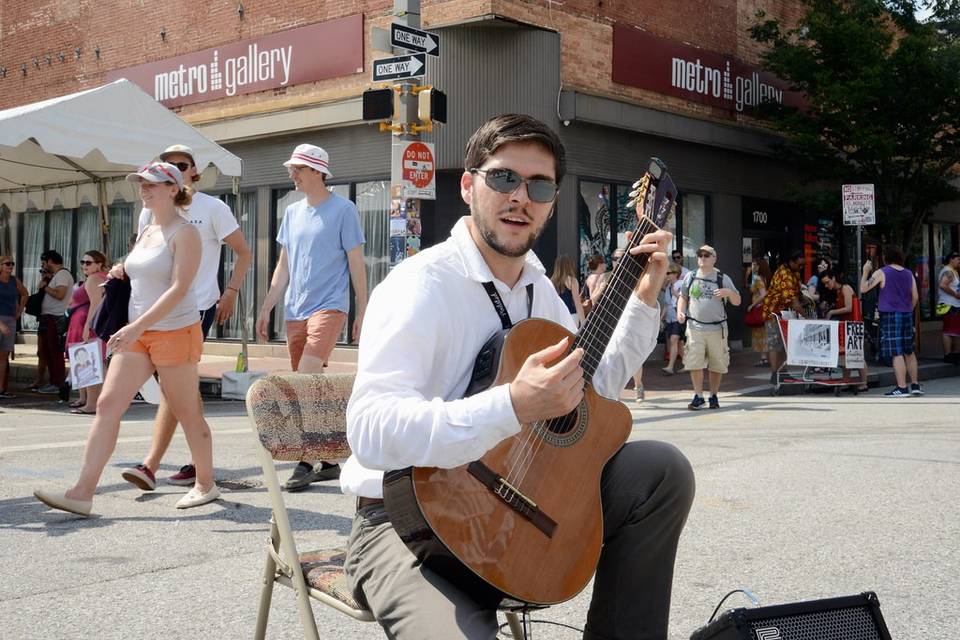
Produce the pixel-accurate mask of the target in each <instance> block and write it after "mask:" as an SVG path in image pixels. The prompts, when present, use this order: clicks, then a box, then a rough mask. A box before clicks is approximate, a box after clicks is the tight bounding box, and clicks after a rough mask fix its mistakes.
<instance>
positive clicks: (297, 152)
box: [283, 144, 333, 178]
mask: <svg viewBox="0 0 960 640" xmlns="http://www.w3.org/2000/svg"><path fill="white" fill-rule="evenodd" d="M293 165H295V166H299V167H310V168H311V169H316V170H317V171H319V172H321V173H325V174H327V177H328V178H332V177H333V174H332V173H330V156H328V155H327V152H326V151H324V150H323V149H321V148H320V147H318V146H316V145H313V144H298V145H297V148H296V149H294V150H293V153H291V154H290V159H289V160H287V161H286V162H284V163H283V166H285V167H289V166H293Z"/></svg>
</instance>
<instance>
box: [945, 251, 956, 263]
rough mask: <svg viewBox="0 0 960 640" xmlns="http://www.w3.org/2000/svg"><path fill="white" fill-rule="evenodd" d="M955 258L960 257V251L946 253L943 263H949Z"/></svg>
mask: <svg viewBox="0 0 960 640" xmlns="http://www.w3.org/2000/svg"><path fill="white" fill-rule="evenodd" d="M954 258H960V253H957V252H956V251H951V252H950V253H948V254H947V255H946V257H945V258H944V259H943V264H948V263H949V262H950V261H951V260H953V259H954Z"/></svg>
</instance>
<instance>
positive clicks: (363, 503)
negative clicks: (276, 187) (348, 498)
mask: <svg viewBox="0 0 960 640" xmlns="http://www.w3.org/2000/svg"><path fill="white" fill-rule="evenodd" d="M381 504H383V498H364V497H359V498H357V510H358V511H359V510H360V509H363V508H364V507H373V506H376V505H381Z"/></svg>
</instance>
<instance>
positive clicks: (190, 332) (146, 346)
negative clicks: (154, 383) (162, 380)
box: [125, 322, 203, 367]
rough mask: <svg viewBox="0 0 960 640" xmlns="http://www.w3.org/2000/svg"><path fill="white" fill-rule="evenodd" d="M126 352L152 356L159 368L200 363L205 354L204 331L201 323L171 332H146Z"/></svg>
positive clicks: (153, 361)
mask: <svg viewBox="0 0 960 640" xmlns="http://www.w3.org/2000/svg"><path fill="white" fill-rule="evenodd" d="M125 351H136V352H138V353H145V354H147V355H148V356H150V362H152V363H153V364H154V366H157V367H173V366H176V365H178V364H185V363H188V362H190V363H193V364H196V363H198V362H200V355H201V354H202V353H203V330H202V329H201V328H200V323H199V322H195V323H194V324H192V325H190V326H189V327H184V328H182V329H171V330H170V331H162V330H156V331H153V330H151V331H144V332H143V334H142V335H141V336H140V337H139V338H137V341H136V342H134V343H133V344H131V345H130V346H129V347H128V348H127V349H125Z"/></svg>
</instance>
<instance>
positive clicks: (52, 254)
mask: <svg viewBox="0 0 960 640" xmlns="http://www.w3.org/2000/svg"><path fill="white" fill-rule="evenodd" d="M40 259H41V260H46V261H47V262H52V263H53V264H63V256H62V255H60V252H59V251H57V250H56V249H47V250H46V251H44V252H43V253H41V254H40Z"/></svg>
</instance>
